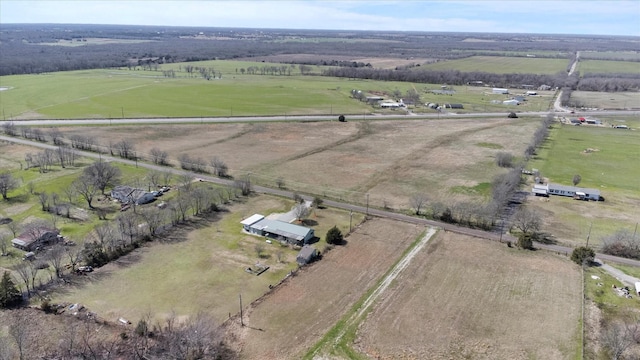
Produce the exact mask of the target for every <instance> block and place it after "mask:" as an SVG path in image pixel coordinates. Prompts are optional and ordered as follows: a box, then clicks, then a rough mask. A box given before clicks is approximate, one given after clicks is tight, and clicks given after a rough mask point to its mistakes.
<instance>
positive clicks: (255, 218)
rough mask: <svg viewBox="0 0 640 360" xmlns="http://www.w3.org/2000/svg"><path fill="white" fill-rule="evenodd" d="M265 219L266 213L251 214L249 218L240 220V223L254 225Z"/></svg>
mask: <svg viewBox="0 0 640 360" xmlns="http://www.w3.org/2000/svg"><path fill="white" fill-rule="evenodd" d="M262 219H264V215H260V214H253V215H251V216H249V217H248V218H246V219H244V220H242V221H240V224H242V225H253V224H255V223H257V222H258V221H260V220H262Z"/></svg>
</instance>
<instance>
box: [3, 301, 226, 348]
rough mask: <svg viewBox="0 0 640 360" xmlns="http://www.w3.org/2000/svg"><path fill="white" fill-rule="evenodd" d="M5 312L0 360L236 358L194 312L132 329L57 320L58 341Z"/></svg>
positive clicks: (21, 315) (209, 322)
mask: <svg viewBox="0 0 640 360" xmlns="http://www.w3.org/2000/svg"><path fill="white" fill-rule="evenodd" d="M31 311H35V310H20V311H14V312H12V313H8V315H7V323H6V324H3V325H6V327H7V329H8V331H7V333H6V334H0V358H1V359H30V358H43V359H111V358H118V359H186V360H189V359H210V360H213V359H216V360H225V359H235V358H236V355H235V354H234V352H233V351H232V350H231V349H230V348H229V347H228V346H227V345H226V343H225V341H224V338H223V335H224V331H223V329H222V328H221V327H220V326H219V325H218V323H217V321H215V319H213V318H212V317H211V316H210V315H207V314H204V313H198V314H196V315H194V316H192V317H189V318H188V319H183V320H178V318H177V316H176V315H175V314H172V315H171V316H170V317H169V318H168V319H166V320H164V321H156V322H155V323H152V320H151V316H150V315H145V316H144V317H143V318H142V319H141V320H140V321H139V322H138V323H137V325H136V326H135V328H134V329H128V328H126V329H125V328H122V327H119V326H118V325H116V324H112V323H109V322H106V321H103V320H101V319H98V318H94V317H90V316H86V317H85V316H83V317H73V318H62V319H60V322H61V331H60V332H59V333H60V336H59V338H58V339H57V340H58V341H57V343H53V342H50V341H48V338H47V337H46V336H44V337H43V336H42V335H40V334H41V333H42V329H36V327H37V325H36V324H34V322H33V321H24V319H25V318H27V317H28V318H31V316H30V314H29V313H30V312H31Z"/></svg>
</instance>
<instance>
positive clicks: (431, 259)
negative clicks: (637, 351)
mask: <svg viewBox="0 0 640 360" xmlns="http://www.w3.org/2000/svg"><path fill="white" fill-rule="evenodd" d="M428 246H429V247H432V246H437V249H436V250H435V251H434V252H432V253H431V254H429V252H428V251H423V252H422V253H420V254H419V255H418V256H417V257H416V258H415V259H414V261H413V262H412V263H411V265H410V266H409V268H407V269H406V271H405V272H403V273H402V274H401V275H400V277H399V278H398V279H397V282H396V284H395V286H394V287H391V288H389V289H388V290H387V291H386V292H385V293H384V294H383V296H382V298H381V300H380V302H379V303H378V304H377V305H376V307H375V309H374V310H373V311H372V313H371V314H370V315H369V317H368V318H367V320H366V321H365V323H364V324H362V326H361V327H360V330H359V332H358V338H357V340H356V348H358V349H359V350H360V351H362V352H364V353H366V354H368V355H369V356H370V357H371V358H379V359H395V358H407V359H425V358H429V359H452V358H455V359H459V358H474V359H529V358H540V359H568V358H573V357H575V356H574V355H575V354H574V352H575V351H576V349H578V346H577V344H576V343H575V341H576V340H575V339H579V336H578V334H577V333H576V331H578V330H579V327H578V321H579V319H580V308H581V307H580V301H581V297H580V294H581V292H580V287H581V280H580V276H581V275H580V272H579V270H578V269H577V268H576V267H575V266H573V265H572V264H571V263H570V262H569V261H568V260H565V259H562V258H558V257H554V256H550V255H549V254H547V253H532V252H524V251H520V250H515V249H509V248H507V247H506V246H504V245H501V244H497V243H490V242H486V241H483V240H479V239H474V238H469V237H465V236H462V235H456V234H451V233H441V234H439V235H438V237H437V238H435V239H432V242H431V244H429V245H428ZM489 259H490V260H489ZM380 324H385V326H380ZM525 337H526V339H527V340H526V341H521V340H522V339H523V338H525Z"/></svg>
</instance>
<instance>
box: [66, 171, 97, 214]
mask: <svg viewBox="0 0 640 360" xmlns="http://www.w3.org/2000/svg"><path fill="white" fill-rule="evenodd" d="M71 186H72V187H73V190H74V191H75V192H76V193H78V194H80V196H82V198H83V199H84V200H85V201H86V202H87V205H88V206H89V209H93V205H92V204H91V202H92V201H93V197H94V196H95V195H96V192H97V191H98V189H97V188H96V186H95V183H94V182H93V179H92V178H91V177H89V176H87V175H86V174H82V175H80V177H78V178H77V179H76V180H75V181H74V182H73V183H71Z"/></svg>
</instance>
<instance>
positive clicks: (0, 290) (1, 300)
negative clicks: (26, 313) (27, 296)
mask: <svg viewBox="0 0 640 360" xmlns="http://www.w3.org/2000/svg"><path fill="white" fill-rule="evenodd" d="M21 302H22V294H21V293H20V290H19V289H18V287H17V286H16V284H15V283H14V282H13V279H11V274H10V273H9V272H8V271H5V272H4V273H3V275H2V280H0V308H3V309H6V308H10V307H13V306H17V305H19V304H20V303H21Z"/></svg>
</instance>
